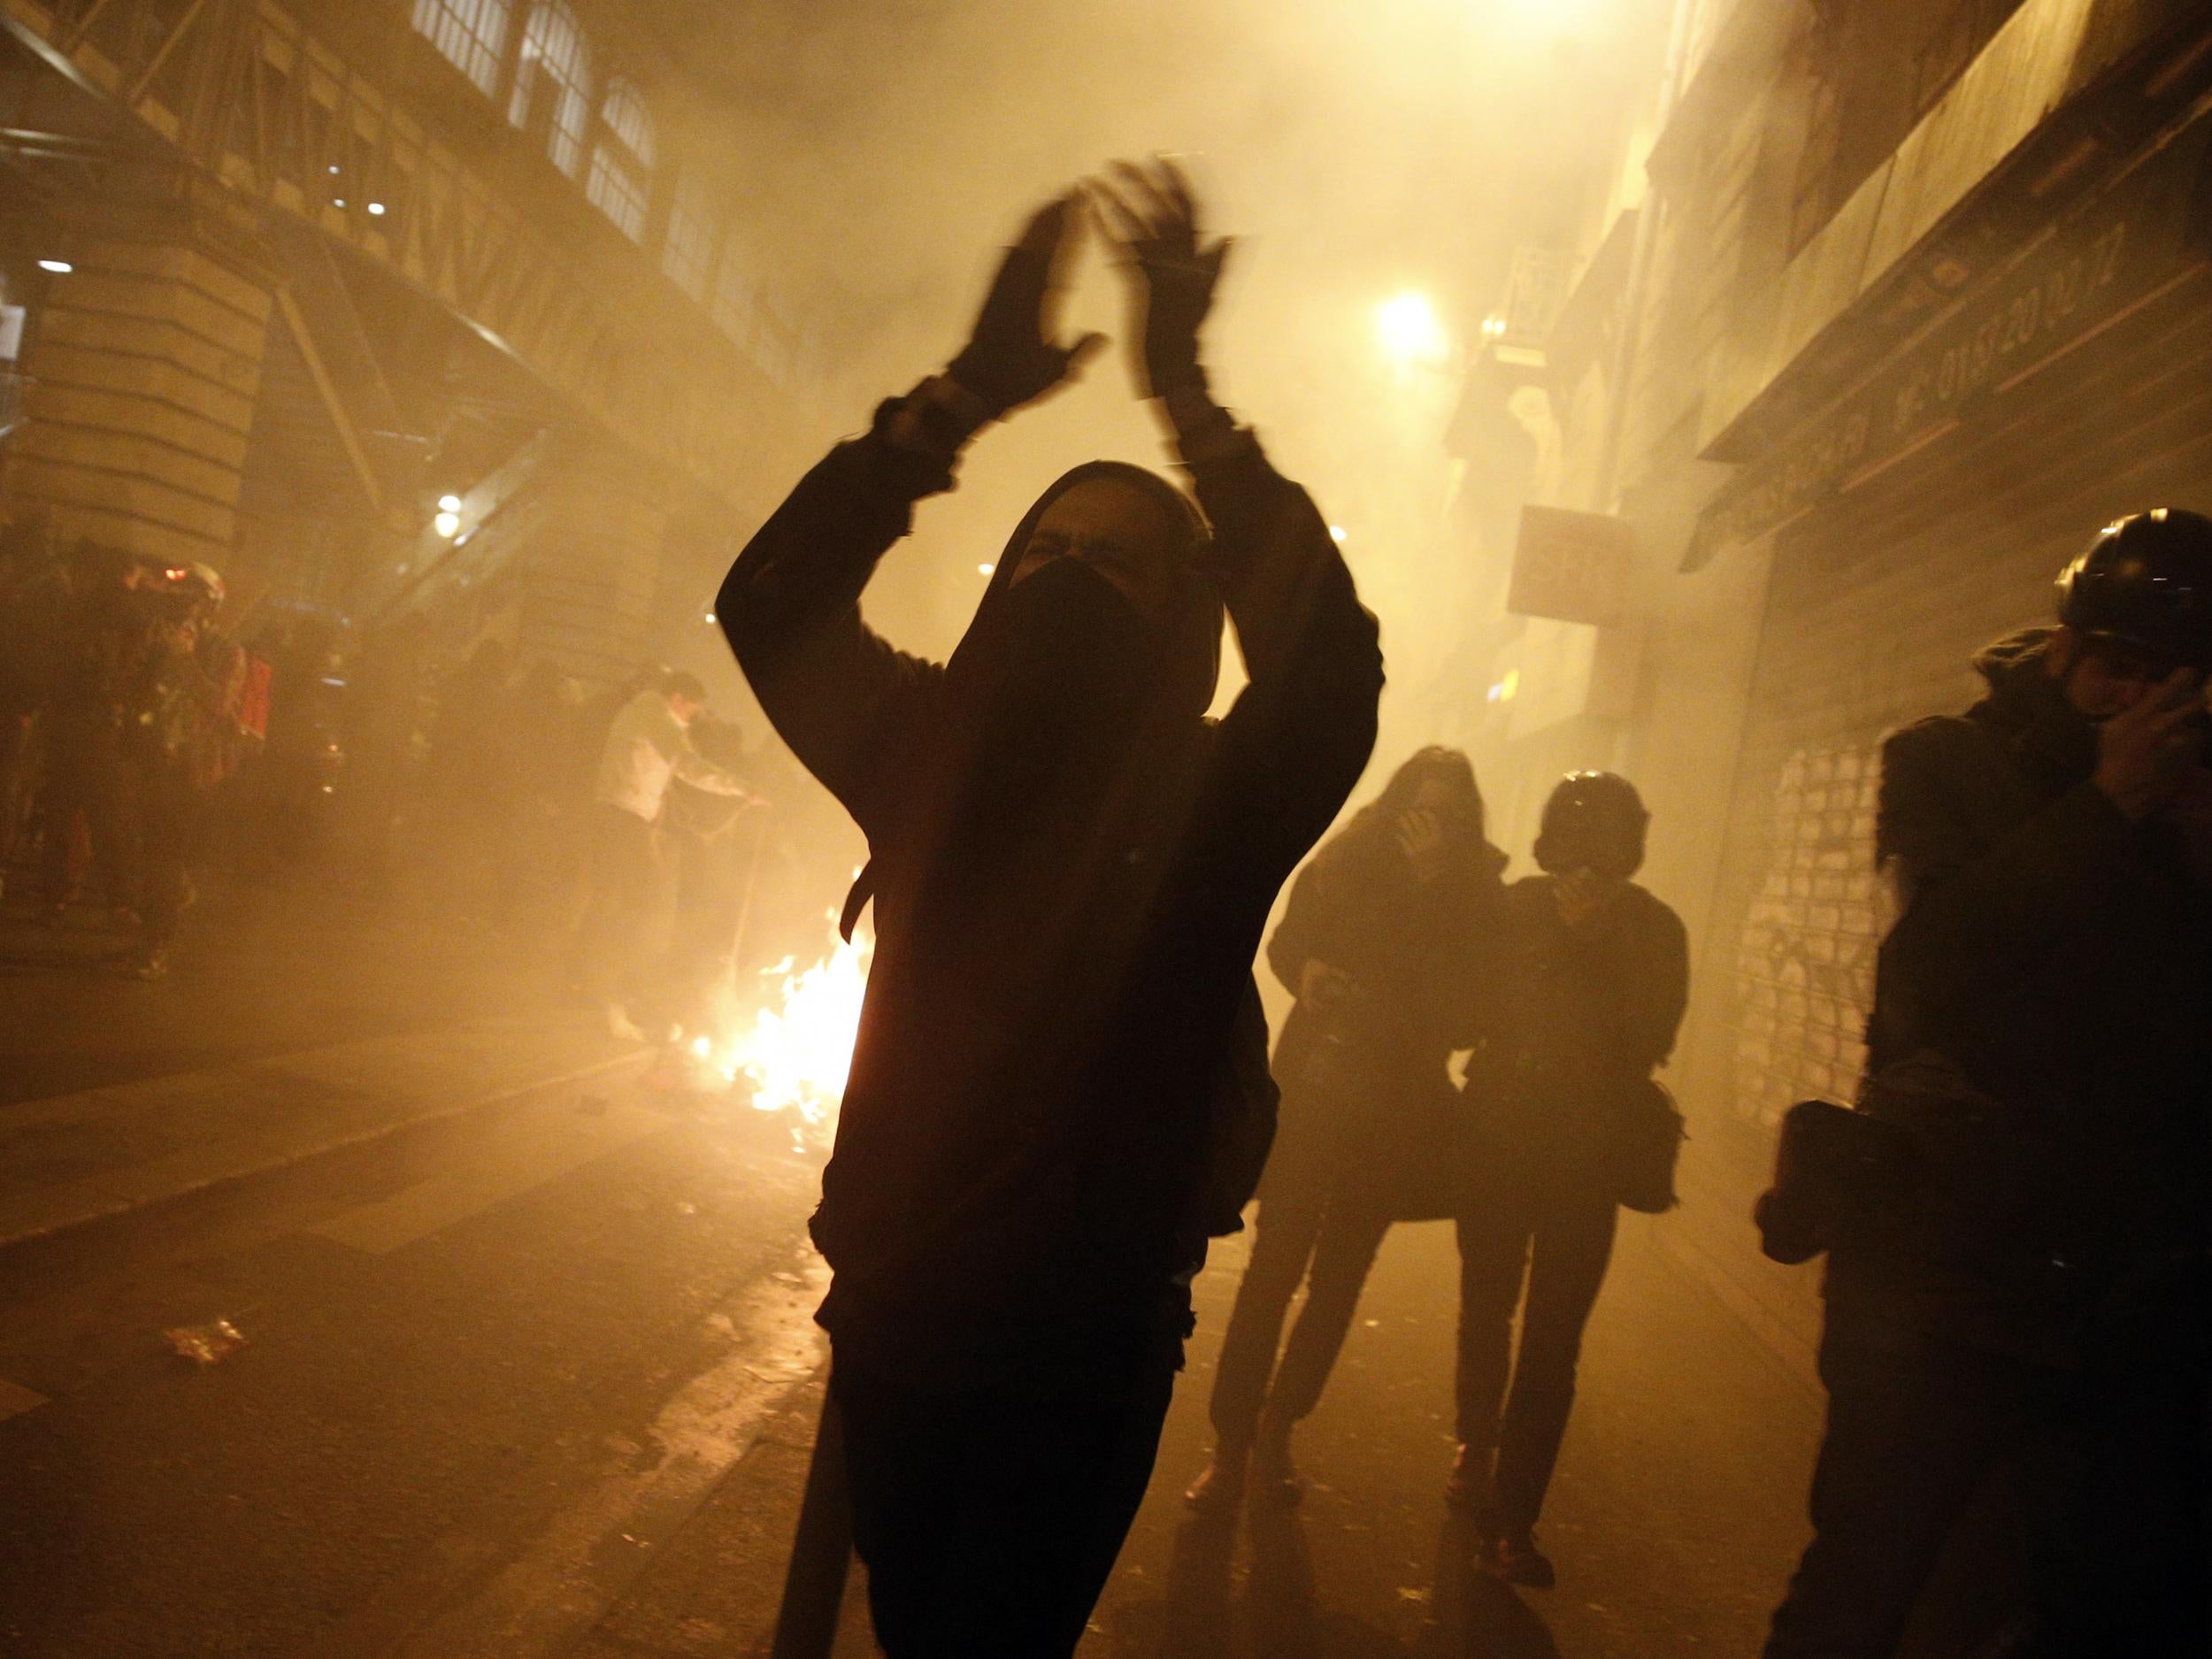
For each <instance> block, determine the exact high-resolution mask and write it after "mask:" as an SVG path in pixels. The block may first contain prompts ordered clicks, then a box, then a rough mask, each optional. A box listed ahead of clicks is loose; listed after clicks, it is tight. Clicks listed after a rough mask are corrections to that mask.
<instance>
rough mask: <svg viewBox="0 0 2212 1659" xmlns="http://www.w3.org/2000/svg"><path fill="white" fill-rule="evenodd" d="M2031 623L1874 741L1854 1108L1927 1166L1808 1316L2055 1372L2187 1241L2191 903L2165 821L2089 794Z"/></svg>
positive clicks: (2194, 1077) (2210, 910) (2195, 934)
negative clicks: (1899, 1127)
mask: <svg viewBox="0 0 2212 1659" xmlns="http://www.w3.org/2000/svg"><path fill="white" fill-rule="evenodd" d="M2050 634H2051V630H2049V629H2045V628H2038V629H2031V630H2027V631H2024V632H2022V633H2019V634H2014V635H2011V636H2009V637H2008V638H2006V639H2003V640H2001V641H1997V642H1996V643H1994V644H1993V645H1992V646H1990V647H1989V648H1988V649H1985V650H1984V651H1983V652H1982V653H1981V654H1980V655H1979V656H1978V657H1977V659H1976V662H1975V666H1976V668H1977V669H1978V671H1979V672H1980V673H1981V675H1982V677H1983V679H1984V680H1985V682H1986V684H1987V691H1986V693H1985V695H1984V696H1983V697H1982V699H1981V701H1980V702H1978V703H1976V704H1975V705H1974V707H1973V708H1972V709H1970V710H1968V712H1967V713H1966V714H1964V715H1963V716H1958V717H1941V718H1933V719H1927V720H1923V721H1920V722H1918V723H1917V724H1916V725H1913V726H1907V727H1905V728H1904V729H1902V730H1901V731H1899V732H1897V733H1894V734H1893V736H1891V737H1890V738H1889V740H1888V741H1886V743H1885V744H1884V745H1883V749H1882V784H1881V798H1880V806H1879V810H1878V818H1877V827H1876V844H1877V855H1878V858H1879V860H1880V862H1881V864H1883V866H1884V867H1885V868H1886V869H1888V870H1890V871H1891V872H1893V876H1894V879H1895V880H1896V882H1897V884H1898V887H1899V891H1900V896H1901V899H1902V902H1903V909H1902V911H1901V915H1900V917H1899V918H1898V920H1897V923H1896V925H1895V926H1893V928H1892V929H1891V931H1890V933H1889V934H1888V936H1887V938H1886V939H1885V940H1884V941H1883V943H1882V947H1881V952H1880V956H1879V958H1878V966H1877V971H1876V978H1875V989H1874V1007H1873V1011H1872V1014H1871V1016H1870V1018H1869V1021H1868V1026H1867V1045H1868V1058H1867V1076H1868V1079H1869V1080H1870V1087H1869V1089H1868V1094H1867V1101H1866V1107H1867V1109H1868V1110H1871V1111H1874V1112H1875V1113H1876V1114H1877V1115H1878V1116H1881V1115H1886V1116H1890V1117H1893V1118H1896V1119H1897V1120H1899V1121H1900V1122H1901V1123H1902V1124H1903V1125H1905V1126H1906V1127H1907V1129H1908V1130H1909V1131H1910V1132H1911V1133H1914V1134H1915V1136H1916V1140H1917V1142H1918V1144H1919V1145H1920V1146H1921V1147H1922V1148H1923V1149H1924V1154H1925V1155H1926V1156H1928V1157H1929V1158H1930V1159H1931V1160H1932V1163H1931V1164H1930V1166H1929V1168H1928V1171H1927V1173H1928V1177H1929V1181H1928V1184H1927V1187H1926V1189H1925V1190H1924V1192H1923V1193H1922V1194H1920V1196H1919V1198H1918V1199H1917V1201H1916V1208H1917V1209H1919V1210H1921V1211H1922V1212H1923V1213H1922V1214H1921V1216H1920V1217H1919V1220H1918V1222H1917V1223H1916V1225H1915V1226H1914V1227H1912V1228H1911V1229H1909V1230H1907V1231H1905V1232H1903V1233H1899V1232H1896V1231H1893V1230H1889V1229H1886V1228H1884V1227H1880V1226H1877V1227H1874V1228H1871V1229H1870V1230H1869V1232H1868V1233H1866V1234H1865V1235H1864V1236H1862V1237H1858V1238H1855V1239H1852V1240H1846V1241H1844V1242H1841V1243H1839V1245H1838V1246H1837V1247H1836V1248H1835V1250H1834V1251H1833V1253H1832V1258H1831V1263H1830V1270H1829V1276H1828V1295H1829V1299H1830V1302H1831V1303H1832V1304H1837V1303H1840V1304H1844V1305H1847V1306H1855V1307H1862V1308H1865V1309H1867V1310H1870V1311H1872V1312H1875V1313H1877V1314H1878V1315H1879V1316H1880V1317H1886V1318H1892V1319H1898V1320H1902V1321H1905V1322H1908V1323H1911V1324H1915V1325H1921V1326H1924V1327H1925V1328H1929V1329H1931V1330H1935V1331H1939V1332H1940V1333H1944V1334H1947V1335H1949V1336H1952V1337H1955V1338H1959V1339H1962V1340H1969V1341H1972V1342H1976V1343H1978V1344H1981V1345H1983V1346H1987V1347H1991V1348H1998V1349H2001V1350H2005V1351H2008V1352H2011V1353H2014V1354H2016V1355H2017V1356H2023V1357H2026V1358H2030V1359H2034V1360H2038V1361H2048V1362H2056V1363H2065V1362H2068V1361H2070V1360H2072V1359H2076V1358H2078V1357H2079V1356H2080V1354H2081V1352H2082V1348H2083V1345H2084V1343H2085V1341H2087V1340H2091V1338H2090V1332H2091V1329H2092V1322H2093V1321H2094V1320H2095V1319H2096V1318H2097V1317H2100V1315H2099V1310H2100V1308H2101V1305H2102V1304H2104V1303H2106V1302H2108V1301H2109V1299H2110V1297H2111V1295H2112V1294H2113V1293H2114V1291H2115V1290H2116V1287H2118V1286H2122V1285H2123V1284H2124V1282H2127V1281H2131V1280H2133V1279H2137V1278H2138V1277H2139V1275H2140V1274H2141V1273H2143V1272H2149V1273H2152V1274H2154V1275H2156V1274H2158V1273H2161V1272H2162V1271H2164V1269H2165V1268H2166V1267H2168V1266H2171V1265H2173V1264H2176V1263H2182V1262H2185V1261H2186V1259H2187V1258H2188V1257H2189V1256H2192V1255H2197V1256H2201V1253H2202V1251H2203V1250H2204V1248H2205V1246H2206V1243H2207V1232H2206V1226H2207V1220H2208V1217H2207V1214H2206V1208H2205V1206H2206V1202H2207V1200H2208V1197H2212V1183H2208V1180H2207V1174H2208V1161H2207V1159H2208V1145H2212V1142H2208V1126H2212V1125H2208V1114H2207V1111H2206V1104H2207V1102H2206V1090H2207V1084H2208V1072H2207V1067H2208V1064H2212V894H2208V892H2207V890H2206V888H2205V887H2204V886H2203V885H2202V884H2201V883H2200V882H2199V881H2198V880H2196V879H2194V878H2193V876H2192V875H2191V873H2190V872H2189V870H2188V868H2187V866H2186V864H2185V860H2184V857H2183V849H2182V847H2181V843H2180V840H2179V837H2178V835H2177V832H2176V830H2175V829H2174V827H2173V826H2171V825H2170V824H2169V823H2166V822H2162V821H2161V820H2160V819H2159V818H2156V817H2154V818H2151V819H2150V820H2148V821H2147V822H2145V823H2143V824H2140V825H2138V824H2135V823H2131V821H2130V820H2129V819H2128V818H2125V817H2124V815H2123V814H2122V813H2121V812H2120V811H2119V810H2118V809H2117V808H2116V807H2115V806H2114V805H2113V804H2112V803H2111V802H2110V801H2109V800H2108V798H2107V797H2106V796H2105V795H2104V794H2103V793H2102V792H2101V790H2099V789H2098V788H2097V787H2096V786H2095V784H2094V783H2093V781H2092V774H2093V772H2094V770H2095V765H2096V758H2097V738H2096V729H2095V727H2094V726H2093V725H2092V724H2091V722H2090V721H2089V720H2088V719H2087V718H2085V717H2084V716H2082V715H2081V714H2079V713H2078V711H2076V710H2074V708H2073V707H2072V705H2071V704H2070V703H2069V702H2068V701H2067V699H2066V697H2065V695H2064V693H2063V690H2062V687H2060V686H2059V684H2058V682H2056V681H2055V680H2053V679H2052V678H2051V677H2050V675H2049V673H2048V672H2047V671H2046V668H2045V665H2044V656H2045V652H2046V650H2047V648H2048V644H2049V640H2050Z"/></svg>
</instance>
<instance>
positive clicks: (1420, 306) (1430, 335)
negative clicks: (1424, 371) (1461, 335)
mask: <svg viewBox="0 0 2212 1659" xmlns="http://www.w3.org/2000/svg"><path fill="white" fill-rule="evenodd" d="M1375 333H1376V335H1377V337H1378V338H1379V340H1380V341H1381V342H1382V349H1383V354H1384V355H1385V356H1386V357H1389V358H1390V360H1391V361H1392V362H1394V363H1400V364H1405V365H1437V364H1440V363H1442V362H1443V361H1444V359H1445V358H1447V357H1449V356H1450V355H1451V349H1452V337H1451V334H1449V332H1448V331H1447V330H1446V328H1445V326H1444V319H1442V318H1441V317H1440V316H1438V315H1437V311H1436V305H1435V303H1434V302H1433V301H1432V300H1431V299H1430V298H1429V296H1427V295H1425V294H1419V293H1416V292H1414V291H1413V290H1411V289H1408V290H1407V291H1406V292H1405V293H1403V294H1397V295H1393V296H1391V297H1390V298H1389V299H1386V300H1385V301H1384V302H1383V303H1381V304H1380V305H1378V306H1377V307H1376V308H1375Z"/></svg>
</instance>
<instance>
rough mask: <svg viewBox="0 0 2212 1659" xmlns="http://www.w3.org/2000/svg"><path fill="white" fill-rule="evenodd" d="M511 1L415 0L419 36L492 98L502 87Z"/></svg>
mask: <svg viewBox="0 0 2212 1659" xmlns="http://www.w3.org/2000/svg"><path fill="white" fill-rule="evenodd" d="M513 10H514V8H513V6H512V4H511V0H415V33H416V34H418V35H421V36H422V37H423V38H424V39H425V40H426V41H428V42H430V43H431V44H432V45H433V46H434V47H436V48H437V49H438V50H439V51H441V52H442V53H443V54H444V55H445V58H446V59H447V61H448V62H449V63H450V64H452V65H453V66H454V67H455V68H456V69H457V70H459V71H460V72H461V73H463V74H465V75H466V76H467V77H468V78H469V79H470V80H471V81H474V82H475V83H476V89H477V90H478V91H479V92H480V93H482V94H483V95H484V96H486V97H489V96H491V95H492V94H493V92H495V90H497V89H498V87H499V60H500V58H501V57H502V56H503V54H504V53H505V52H506V50H507V27H508V25H509V23H510V22H511V20H512V12H513Z"/></svg>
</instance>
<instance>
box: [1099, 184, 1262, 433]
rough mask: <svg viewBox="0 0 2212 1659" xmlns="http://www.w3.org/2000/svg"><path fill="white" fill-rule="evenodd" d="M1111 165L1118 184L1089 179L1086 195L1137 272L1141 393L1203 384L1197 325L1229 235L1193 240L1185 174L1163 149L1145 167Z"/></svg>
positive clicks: (1194, 224) (1210, 298)
mask: <svg viewBox="0 0 2212 1659" xmlns="http://www.w3.org/2000/svg"><path fill="white" fill-rule="evenodd" d="M1113 170H1114V174H1115V178H1116V180H1117V181H1118V188H1117V187H1116V185H1114V184H1109V183H1106V182H1104V181H1102V180H1093V182H1092V185H1091V193H1092V199H1093V200H1094V202H1095V203H1096V204H1097V205H1098V211H1099V214H1100V217H1101V218H1102V219H1103V220H1104V221H1105V223H1106V226H1107V229H1108V232H1109V234H1110V235H1111V236H1112V237H1113V238H1114V240H1115V241H1117V242H1119V243H1120V244H1121V246H1122V248H1123V250H1125V252H1126V253H1127V254H1128V255H1129V260H1130V264H1131V265H1132V266H1133V268H1134V269H1135V271H1136V273H1137V276H1138V280H1137V281H1136V282H1134V283H1133V284H1132V300H1133V303H1134V305H1135V308H1136V310H1137V312H1138V326H1137V327H1136V328H1135V329H1134V330H1133V335H1134V337H1135V339H1136V340H1137V341H1138V342H1140V343H1139V356H1138V363H1137V367H1138V370H1139V373H1141V376H1142V378H1143V380H1144V385H1145V390H1146V394H1147V395H1148V396H1152V397H1164V396H1167V395H1168V394H1169V393H1170V392H1172V391H1178V390H1180V389H1183V388H1192V387H1194V388H1199V389H1203V388H1204V387H1205V383H1206V377H1205V373H1204V371H1203V370H1202V368H1201V367H1200V366H1199V360H1198V356H1199V354H1198V333H1199V330H1200V329H1201V328H1202V326H1204V325H1205V321H1206V316H1207V313H1208V312H1209V311H1211V310H1212V309H1213V303H1214V288H1215V287H1216V286H1217V284H1218V283H1219V282H1220V280H1221V266H1222V262H1223V261H1224V260H1225V259H1226V258H1227V257H1228V253H1229V245H1230V244H1229V242H1228V239H1227V238H1223V239H1222V240H1220V241H1218V242H1215V243H1214V244H1213V245H1212V246H1211V247H1210V248H1202V247H1201V246H1200V242H1199V234H1198V208H1197V204H1196V202H1195V201H1194V199H1193V197H1192V195H1191V188H1190V180H1188V179H1187V178H1185V177H1184V175H1183V173H1182V170H1181V169H1180V168H1179V167H1178V166H1176V165H1175V164H1174V163H1173V162H1171V161H1169V160H1168V159H1166V158H1165V157H1162V158H1161V159H1160V160H1159V161H1158V162H1157V163H1156V165H1155V167H1154V171H1153V172H1152V173H1146V172H1145V171H1144V170H1143V169H1141V168H1139V167H1134V166H1132V165H1130V164H1129V163H1127V162H1125V161H1118V162H1116V163H1114V165H1113Z"/></svg>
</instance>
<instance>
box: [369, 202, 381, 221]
mask: <svg viewBox="0 0 2212 1659" xmlns="http://www.w3.org/2000/svg"><path fill="white" fill-rule="evenodd" d="M369 217H370V218H372V219H382V218H383V217H384V204H383V203H381V202H372V203H370V204H369Z"/></svg>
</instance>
